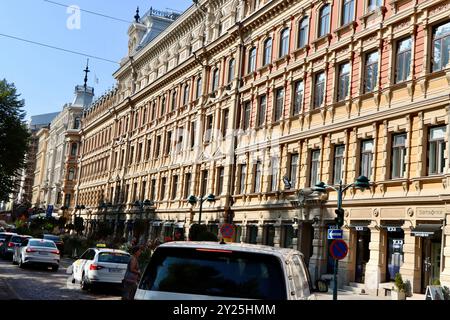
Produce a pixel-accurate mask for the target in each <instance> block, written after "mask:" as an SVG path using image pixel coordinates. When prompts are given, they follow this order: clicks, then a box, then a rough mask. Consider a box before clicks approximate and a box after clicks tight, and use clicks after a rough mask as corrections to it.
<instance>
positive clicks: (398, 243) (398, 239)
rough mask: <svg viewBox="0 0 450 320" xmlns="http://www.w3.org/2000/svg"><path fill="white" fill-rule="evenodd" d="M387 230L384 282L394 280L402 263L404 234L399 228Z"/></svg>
mask: <svg viewBox="0 0 450 320" xmlns="http://www.w3.org/2000/svg"><path fill="white" fill-rule="evenodd" d="M389 229H390V228H388V230H387V255H386V282H390V281H394V280H395V275H396V274H397V273H399V272H400V267H401V265H402V264H403V259H404V258H403V242H404V239H405V234H404V232H403V230H402V229H401V228H392V229H393V230H395V231H390V230H389Z"/></svg>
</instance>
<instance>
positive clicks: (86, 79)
mask: <svg viewBox="0 0 450 320" xmlns="http://www.w3.org/2000/svg"><path fill="white" fill-rule="evenodd" d="M83 71H84V72H85V76H84V90H86V89H87V81H88V73H89V72H91V71H89V59H87V63H86V69H84V70H83Z"/></svg>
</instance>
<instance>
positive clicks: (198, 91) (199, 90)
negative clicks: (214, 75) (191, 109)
mask: <svg viewBox="0 0 450 320" xmlns="http://www.w3.org/2000/svg"><path fill="white" fill-rule="evenodd" d="M201 95H202V78H201V77H199V78H198V79H197V96H196V99H198V98H200V96H201Z"/></svg>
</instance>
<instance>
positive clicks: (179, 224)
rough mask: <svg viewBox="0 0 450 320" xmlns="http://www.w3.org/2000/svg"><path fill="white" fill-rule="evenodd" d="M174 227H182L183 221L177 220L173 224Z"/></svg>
mask: <svg viewBox="0 0 450 320" xmlns="http://www.w3.org/2000/svg"><path fill="white" fill-rule="evenodd" d="M174 227H175V228H184V222H177V223H175V225H174Z"/></svg>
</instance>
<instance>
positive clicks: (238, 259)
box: [135, 241, 315, 300]
mask: <svg viewBox="0 0 450 320" xmlns="http://www.w3.org/2000/svg"><path fill="white" fill-rule="evenodd" d="M135 299H136V300H227V299H262V300H300V299H315V296H314V294H313V293H312V286H311V281H310V277H309V273H308V269H307V268H306V265H305V263H304V260H303V254H302V253H300V252H299V251H297V250H293V249H283V248H275V247H269V246H262V245H251V244H235V243H232V244H219V243H217V242H189V241H186V242H169V243H165V244H162V245H160V246H159V247H158V248H157V249H156V251H155V252H154V254H153V256H152V258H151V260H150V263H149V264H148V265H147V267H146V269H145V271H144V273H143V275H142V277H141V281H140V283H139V287H138V290H137V292H136V295H135Z"/></svg>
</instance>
